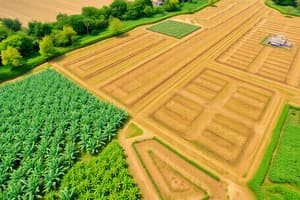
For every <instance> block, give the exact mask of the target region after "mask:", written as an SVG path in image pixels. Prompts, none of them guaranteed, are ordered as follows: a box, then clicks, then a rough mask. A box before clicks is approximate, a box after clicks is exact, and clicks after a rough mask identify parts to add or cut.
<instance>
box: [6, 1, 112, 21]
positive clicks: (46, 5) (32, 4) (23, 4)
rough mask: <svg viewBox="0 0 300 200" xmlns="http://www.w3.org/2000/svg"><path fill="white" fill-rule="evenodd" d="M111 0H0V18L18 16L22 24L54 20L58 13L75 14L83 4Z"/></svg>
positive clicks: (91, 4) (95, 4)
mask: <svg viewBox="0 0 300 200" xmlns="http://www.w3.org/2000/svg"><path fill="white" fill-rule="evenodd" d="M111 2H112V1H111V0H72V1H70V0H43V1H33V0H10V1H6V0H0V5H1V6H0V18H2V17H8V18H18V19H19V20H20V21H21V22H22V24H23V25H24V26H27V23H28V22H30V21H33V20H37V21H42V22H52V21H55V19H56V16H57V15H58V14H59V13H64V14H76V13H80V12H81V8H82V7H85V6H95V7H102V6H103V5H109V4H110V3H111Z"/></svg>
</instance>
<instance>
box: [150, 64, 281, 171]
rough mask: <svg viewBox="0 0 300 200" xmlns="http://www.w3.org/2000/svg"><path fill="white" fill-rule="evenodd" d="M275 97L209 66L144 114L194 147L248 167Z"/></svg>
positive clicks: (258, 87)
mask: <svg viewBox="0 0 300 200" xmlns="http://www.w3.org/2000/svg"><path fill="white" fill-rule="evenodd" d="M275 96H276V98H275ZM276 99H278V98H277V95H276V94H275V92H274V91H271V90H269V89H266V88H262V87H260V86H257V85H252V84H249V83H246V82H244V81H242V80H239V79H236V78H233V77H231V76H228V75H225V74H222V73H220V72H217V71H214V70H212V69H207V68H206V69H204V70H203V71H202V72H201V73H200V74H198V75H197V76H196V77H195V78H194V79H192V80H191V81H189V82H188V83H186V84H185V85H183V86H182V87H180V88H178V89H176V90H175V92H174V93H170V95H169V96H167V97H163V98H161V99H159V100H158V101H157V104H156V105H153V107H150V108H149V109H148V110H147V111H146V113H147V114H146V115H147V116H148V119H149V122H150V123H152V124H155V126H159V127H162V128H163V130H165V131H166V132H168V133H170V134H171V135H175V136H177V137H179V138H183V139H184V140H186V141H188V142H190V143H191V144H193V145H194V146H195V147H196V149H200V150H201V149H202V150H205V152H209V154H211V155H214V156H215V157H216V158H217V159H218V160H222V161H223V162H226V163H229V164H230V165H238V164H239V163H241V162H246V163H247V156H246V155H248V153H249V152H252V151H251V149H252V150H253V147H254V146H255V145H257V144H258V143H259V139H258V138H259V137H260V135H261V134H259V133H261V132H263V130H262V129H261V128H262V125H263V124H265V121H266V120H268V117H267V113H268V112H270V109H272V106H273V105H274V104H277V100H276ZM259 127H260V128H259ZM171 137H172V136H171ZM253 141H254V143H253ZM249 143H251V144H252V145H249ZM253 144H254V145H253ZM245 152H248V153H245ZM252 153H253V152H252Z"/></svg>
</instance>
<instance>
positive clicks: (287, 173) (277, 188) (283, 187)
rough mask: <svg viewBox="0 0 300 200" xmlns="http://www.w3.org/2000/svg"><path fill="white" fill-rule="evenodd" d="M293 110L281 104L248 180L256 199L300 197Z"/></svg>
mask: <svg viewBox="0 0 300 200" xmlns="http://www.w3.org/2000/svg"><path fill="white" fill-rule="evenodd" d="M292 110H294V112H292ZM296 110H297V109H296V108H293V107H291V106H289V105H286V106H285V107H284V109H283V111H282V114H281V116H280V118H279V121H278V123H277V126H276V127H275V129H274V131H273V136H272V139H271V142H270V144H269V146H268V148H267V149H266V152H265V155H264V158H263V160H262V162H261V165H260V167H259V169H258V170H257V172H256V174H255V176H254V177H253V179H252V180H250V182H249V183H248V185H249V187H250V188H251V189H252V191H253V192H254V193H255V195H256V197H257V199H292V200H293V199H300V177H299V174H300V157H299V151H300V142H299V141H300V134H299V133H300V119H299V118H298V117H297V116H296V113H299V111H296ZM293 113H294V114H293ZM293 115H295V116H293ZM299 116H300V113H299ZM292 118H294V119H292ZM276 147H277V150H276V151H275V149H276Z"/></svg>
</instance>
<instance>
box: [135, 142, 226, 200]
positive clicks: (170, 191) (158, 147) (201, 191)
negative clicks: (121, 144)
mask: <svg viewBox="0 0 300 200" xmlns="http://www.w3.org/2000/svg"><path fill="white" fill-rule="evenodd" d="M133 146H134V148H135V150H136V153H137V154H138V156H139V158H140V159H141V160H140V161H141V163H143V165H144V166H145V170H147V172H148V175H149V177H150V178H151V179H152V180H153V186H154V187H156V188H157V190H158V193H159V195H160V197H161V198H162V199H199V198H201V199H203V198H205V197H209V199H218V200H219V199H220V200H221V199H226V190H225V187H224V183H223V182H222V181H220V180H219V179H218V177H214V176H213V175H211V174H207V173H208V172H205V171H202V170H201V169H199V168H198V167H197V166H194V165H192V164H191V163H189V162H187V161H186V160H184V159H183V158H182V157H181V156H180V155H178V154H176V153H174V151H172V149H170V148H168V146H166V145H165V144H163V143H161V142H160V141H159V140H157V139H152V140H145V141H141V142H137V143H135V144H133Z"/></svg>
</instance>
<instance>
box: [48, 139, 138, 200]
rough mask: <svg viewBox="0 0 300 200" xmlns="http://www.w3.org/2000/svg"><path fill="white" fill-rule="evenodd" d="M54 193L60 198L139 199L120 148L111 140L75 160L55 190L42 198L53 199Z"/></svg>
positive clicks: (55, 196)
mask: <svg viewBox="0 0 300 200" xmlns="http://www.w3.org/2000/svg"><path fill="white" fill-rule="evenodd" d="M57 195H59V197H60V198H61V199H82V200H86V199H114V200H118V199H120V200H124V199H131V200H135V199H141V194H140V191H139V188H138V187H137V186H136V184H135V183H134V181H133V179H132V177H131V176H130V175H129V172H128V169H127V163H126V160H125V156H124V152H123V149H122V148H121V146H120V145H119V144H118V142H117V141H115V140H114V141H112V142H111V143H110V144H108V146H107V147H106V148H105V149H104V150H103V151H102V152H101V153H100V154H99V156H97V157H96V158H93V159H92V160H90V161H89V162H87V163H84V162H78V163H76V164H75V165H74V166H73V167H72V168H71V169H70V170H69V171H68V173H67V174H66V175H65V176H64V178H63V180H62V183H61V186H60V189H59V192H57V191H53V192H51V193H49V194H48V195H47V196H46V199H49V200H51V199H56V198H57Z"/></svg>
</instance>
